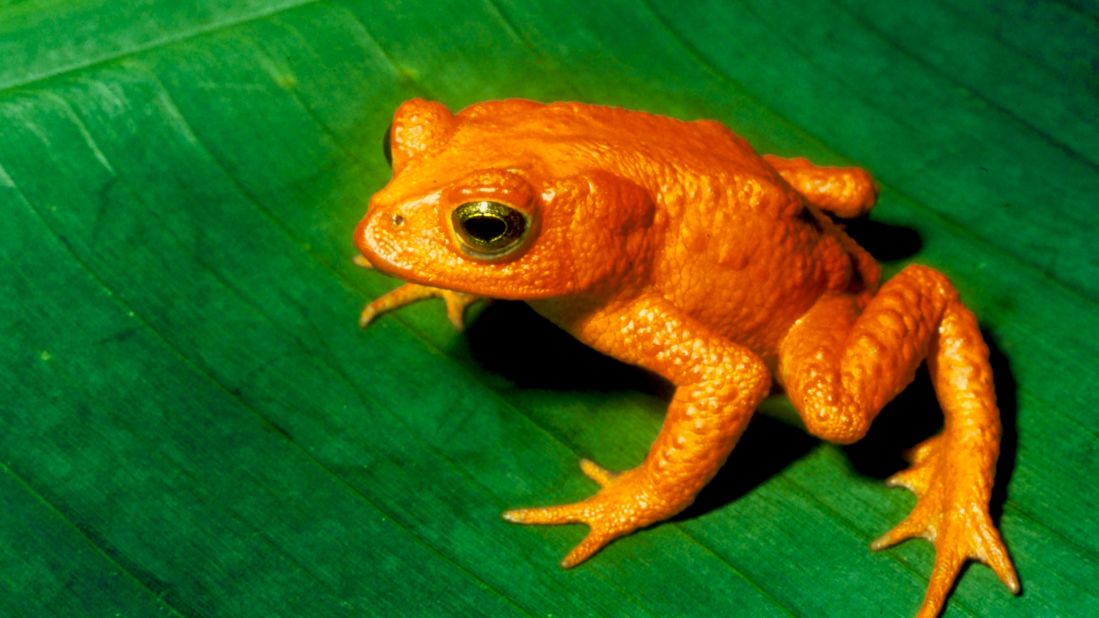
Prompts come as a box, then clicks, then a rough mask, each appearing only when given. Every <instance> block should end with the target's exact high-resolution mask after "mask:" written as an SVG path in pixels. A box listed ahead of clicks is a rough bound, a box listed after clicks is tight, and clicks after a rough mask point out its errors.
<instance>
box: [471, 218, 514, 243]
mask: <svg viewBox="0 0 1099 618" xmlns="http://www.w3.org/2000/svg"><path fill="white" fill-rule="evenodd" d="M462 227H464V228H465V230H466V233H467V234H469V235H470V236H472V237H473V238H476V239H477V240H480V241H481V242H490V241H492V240H495V239H497V238H499V237H500V236H503V235H504V233H505V232H507V229H508V224H507V222H506V221H504V220H503V219H500V218H498V217H490V216H485V215H480V216H476V217H470V218H468V219H466V220H465V221H463V222H462Z"/></svg>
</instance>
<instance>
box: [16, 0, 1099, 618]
mask: <svg viewBox="0 0 1099 618" xmlns="http://www.w3.org/2000/svg"><path fill="white" fill-rule="evenodd" d="M1096 17H1097V16H1096V15H1095V13H1094V10H1093V9H1092V8H1089V7H1087V6H1085V5H1084V4H1082V3H1081V4H1080V5H1079V6H1076V3H1062V4H1054V3H1024V2H1014V3H1010V2H1009V3H1001V2H996V3H992V2H969V3H954V2H947V1H941V2H938V3H918V4H917V3H907V4H906V3H900V4H886V3H875V2H857V1H855V0H844V1H843V2H840V3H839V4H835V3H831V2H824V1H823V0H821V1H817V2H809V1H807V2H787V3H784V5H783V6H776V5H774V4H773V3H761V2H746V3H743V4H742V5H740V6H736V7H729V6H726V5H725V3H717V2H713V3H689V4H686V5H679V4H675V3H671V2H663V1H660V2H654V3H652V4H651V5H638V4H636V3H626V2H608V3H594V2H584V3H579V2H560V3H556V2H545V3H537V4H536V3H519V2H493V1H486V2H479V3H474V2H469V3H457V2H455V3H430V4H427V3H422V4H417V3H408V2H404V3H398V2H389V3H386V2H353V1H345V2H316V1H312V0H304V1H291V0H283V1H278V2H276V1H264V0H238V1H236V2H230V1H228V0H219V1H215V2H194V1H190V0H188V1H177V2H167V1H161V2H156V1H153V0H146V1H144V2H141V3H117V2H106V1H104V0H82V1H75V2H73V1H65V2H61V1H57V0H31V1H25V2H18V3H3V4H0V58H3V62H0V210H2V212H3V216H2V217H0V237H2V238H3V242H2V243H0V260H2V262H0V264H2V266H3V268H2V269H0V294H2V297H0V298H2V300H3V305H2V308H0V327H2V329H3V330H2V331H0V362H2V363H3V365H2V367H3V370H2V371H3V372H2V374H0V375H2V376H3V377H2V378H0V423H2V425H0V428H2V430H0V506H2V508H0V569H2V570H0V614H2V615H12V616H70V615H88V616H107V615H125V616H143V615H171V616H174V615H182V616H207V615H209V616H214V615H216V616H223V615H249V616H268V615H285V616H306V615H317V616H327V615H362V614H363V613H375V614H384V615H405V614H453V615H466V614H482V615H496V614H501V615H508V614H537V615H585V614H595V615H631V616H633V615H636V616H644V615H653V616H658V615H659V616H663V615H682V614H698V615H715V614H722V613H723V614H733V615H837V614H842V615H908V614H911V613H912V612H913V611H914V610H915V608H916V606H917V605H918V603H919V600H920V598H921V597H922V594H923V590H924V587H925V584H926V579H927V575H928V573H929V572H930V566H931V560H932V552H931V549H930V546H929V545H928V544H926V543H920V542H911V543H907V544H905V545H903V546H901V547H899V548H896V549H892V550H888V551H885V552H881V553H877V554H871V553H870V552H869V551H868V549H867V543H868V542H869V540H870V539H872V538H874V537H876V536H877V535H878V534H880V533H882V532H883V531H885V530H887V529H888V528H889V527H890V526H891V525H892V524H894V523H896V522H897V521H899V520H900V519H901V518H902V517H904V515H905V514H906V513H907V511H908V509H910V508H911V505H912V503H913V499H912V497H911V496H910V495H908V494H907V493H905V492H902V491H895V490H887V489H885V488H884V486H883V485H882V483H881V477H882V476H883V475H884V474H885V473H886V472H888V469H889V468H890V467H894V468H895V466H896V463H895V462H896V457H897V451H898V450H899V448H900V447H901V446H904V445H907V444H912V443H914V442H915V441H917V440H918V439H919V438H921V437H923V436H924V435H926V434H927V432H929V431H931V430H933V426H934V423H935V414H936V411H935V408H934V405H933V403H932V402H933V399H931V395H930V393H929V390H928V387H927V385H926V384H919V383H918V384H917V385H915V386H913V387H912V389H910V390H912V391H913V393H912V394H908V395H905V396H903V397H902V398H901V399H900V400H899V401H898V402H897V403H895V404H893V405H891V406H890V407H889V408H888V409H887V410H886V412H885V413H884V414H883V417H882V419H881V420H880V421H879V423H881V424H882V425H883V428H881V429H879V430H877V431H875V432H873V434H872V435H871V440H872V441H873V440H876V439H878V440H880V444H878V445H877V446H873V444H874V443H873V442H872V445H871V446H868V447H863V448H861V449H860V448H851V449H839V448H836V447H832V446H828V445H822V444H818V443H817V442H815V441H813V440H811V439H809V438H807V437H805V436H804V435H803V434H802V433H801V432H800V431H798V430H797V429H795V428H793V427H790V426H788V425H786V424H780V423H776V422H774V421H773V420H770V419H769V418H767V417H761V418H760V419H759V420H758V421H756V422H755V423H753V426H752V428H750V430H749V432H748V434H747V435H746V436H745V438H744V440H743V442H742V445H741V446H740V447H739V448H738V451H737V452H736V453H735V454H734V456H733V458H732V459H731V461H730V464H729V466H727V469H726V470H725V471H724V472H723V474H722V475H720V476H719V478H718V480H717V481H715V482H714V483H713V484H712V486H711V488H710V489H708V490H707V492H705V494H704V496H703V497H702V499H701V500H700V504H699V506H698V507H696V508H694V509H693V510H692V511H690V512H689V513H688V514H687V515H686V516H683V517H680V518H678V519H677V520H676V521H674V522H670V523H665V524H663V525H660V526H657V527H654V528H652V529H650V530H646V531H644V532H641V533H639V534H636V535H633V536H631V537H628V538H625V539H621V540H619V541H617V542H616V543H614V544H613V545H612V546H611V547H610V548H608V549H607V550H605V551H604V552H602V553H601V554H600V555H599V556H598V557H597V558H595V559H594V560H593V561H591V562H590V563H589V564H586V565H584V566H583V567H581V568H578V569H576V570H573V571H568V572H564V571H560V570H559V569H557V567H556V566H555V565H556V562H557V560H558V559H559V558H560V557H561V556H563V555H564V553H565V552H566V551H567V550H568V549H569V548H570V547H571V546H572V545H573V544H574V543H575V542H576V541H578V540H579V538H580V537H581V535H582V534H583V530H582V529H581V528H579V527H571V528H528V527H521V526H512V525H508V524H506V523H505V522H503V521H501V520H500V518H499V513H500V512H501V511H503V510H504V509H506V508H509V507H516V506H524V505H530V504H545V503H552V502H556V501H564V500H574V499H578V498H582V497H584V496H586V495H588V494H589V493H590V492H591V491H592V490H593V488H592V487H591V485H590V483H589V482H587V481H586V480H585V479H583V478H582V476H581V475H580V473H579V471H578V469H577V468H576V462H577V460H578V459H579V458H580V457H592V458H594V459H596V460H597V461H599V462H600V463H602V464H604V465H607V466H609V467H612V468H624V467H628V466H631V465H634V464H636V463H637V462H638V461H639V460H640V459H641V458H642V457H643V456H644V453H645V452H646V449H647V447H648V443H649V442H650V441H651V440H652V437H653V436H654V434H655V432H656V430H657V428H658V427H659V424H660V421H661V415H662V412H663V408H664V405H665V398H666V395H667V393H666V389H665V388H664V387H663V386H662V385H659V384H653V382H652V381H651V380H650V379H649V378H648V377H646V376H644V375H642V374H640V373H638V372H633V371H630V370H628V369H625V368H622V367H620V366H618V365H615V364H613V363H609V362H608V361H606V360H605V359H602V358H600V357H597V356H595V355H594V354H593V353H590V352H587V351H585V350H584V349H582V348H581V347H580V346H578V345H576V344H573V343H570V341H569V340H568V339H567V338H566V337H565V336H564V335H562V334H561V333H559V332H557V331H555V330H554V329H552V327H548V326H546V325H545V324H544V323H542V322H540V321H538V320H537V319H536V318H535V317H534V316H533V315H532V314H531V313H530V312H529V311H525V310H524V309H523V308H522V307H521V306H516V305H508V304H502V305H495V306H492V307H490V308H488V309H486V310H484V311H483V312H482V313H481V314H480V316H479V317H478V318H477V319H476V320H475V322H474V323H473V325H472V327H471V329H470V330H469V332H468V333H467V334H465V335H460V334H456V333H454V332H452V331H451V330H450V327H449V325H448V324H447V323H446V320H445V319H444V317H443V314H442V309H441V308H440V307H439V306H437V305H434V304H427V303H425V304H423V305H420V306H416V307H412V308H409V309H406V310H402V311H401V312H399V313H398V314H396V315H393V316H386V317H384V318H382V319H381V320H380V321H379V322H378V323H377V324H376V325H373V326H371V328H369V329H368V330H366V331H359V330H358V329H357V327H356V324H355V320H356V316H357V312H358V310H359V309H360V308H361V306H362V304H363V303H364V302H365V301H367V300H368V299H370V298H374V297H376V296H378V295H379V294H381V293H382V292H384V291H385V290H386V289H389V288H390V287H392V286H393V285H394V283H395V282H393V281H391V280H388V279H386V278H385V277H383V276H381V275H378V274H376V273H371V272H366V271H362V270H361V269H357V268H355V267H354V266H353V265H352V263H351V261H350V257H351V255H352V253H353V247H352V245H351V242H350V238H351V232H352V230H353V228H354V225H355V223H356V222H357V220H358V219H359V218H360V217H361V215H362V213H363V211H364V209H365V204H366V202H367V200H368V199H369V196H370V195H371V193H372V192H373V191H375V190H377V189H378V188H379V187H381V186H382V184H384V182H385V180H386V178H387V176H388V170H387V169H386V167H385V163H384V159H383V157H382V153H381V147H380V140H381V136H382V134H383V132H384V131H385V127H386V126H387V124H388V122H389V118H390V116H391V114H392V112H393V110H394V108H395V107H396V106H397V105H398V104H399V102H400V101H402V100H404V99H407V98H410V97H413V96H423V97H430V98H435V99H439V100H442V101H444V102H445V103H446V104H448V105H449V106H451V107H452V108H460V107H462V106H464V105H466V104H469V103H471V102H475V101H480V100H485V99H492V98H501V97H511V96H522V97H531V98H537V99H542V100H555V99H574V100H582V101H590V102H599V103H606V104H613V105H623V106H628V107H633V108H640V109H646V110H649V111H653V112H657V113H664V114H670V115H675V116H679V117H684V118H696V117H711V118H717V119H719V120H722V121H723V122H725V123H727V124H728V125H729V126H730V127H732V128H734V129H735V130H736V131H737V132H739V133H741V134H743V135H744V136H745V137H747V138H748V139H749V140H751V141H752V142H753V143H754V144H755V145H756V146H757V147H758V148H760V149H761V150H764V151H768V152H777V153H780V154H787V155H804V156H808V157H811V158H813V159H815V160H817V161H820V162H822V163H838V162H853V163H857V164H860V165H864V166H866V167H867V168H869V169H870V170H872V171H873V173H874V174H875V175H876V177H877V178H878V179H880V181H881V184H882V195H881V200H880V203H879V206H878V208H877V209H876V210H875V211H874V220H875V221H877V222H879V224H878V225H877V226H876V227H871V228H870V230H868V231H866V230H864V234H863V237H864V238H865V239H866V240H867V241H868V244H871V246H873V247H876V250H877V251H879V253H881V255H882V256H883V257H889V258H892V259H893V261H891V262H890V263H889V264H887V267H888V269H890V270H896V269H897V268H898V267H899V266H900V265H901V264H903V263H907V262H909V261H919V262H923V263H927V264H930V265H933V266H935V267H938V268H940V269H942V270H943V271H945V272H946V273H948V274H949V275H950V276H951V277H952V278H953V280H954V281H955V283H956V284H957V286H958V288H959V289H960V290H961V291H962V293H963V296H964V298H965V299H966V301H967V302H968V303H969V304H970V305H971V306H972V307H973V308H974V309H975V311H976V312H977V313H978V315H979V316H980V318H981V320H982V325H983V327H984V328H985V330H986V332H987V334H988V335H989V338H990V341H991V342H992V344H993V347H994V358H995V361H996V365H997V367H996V368H997V370H998V375H997V379H998V382H999V388H1000V396H1001V405H1002V407H1003V408H1004V412H1005V420H1006V429H1007V438H1006V441H1005V450H1004V457H1003V459H1004V462H1003V465H1002V468H1003V469H1002V471H1001V476H1000V479H999V481H1000V487H1001V488H1002V495H1001V499H1000V500H1001V501H1000V504H999V505H998V509H999V510H1000V511H1002V516H1001V520H1000V521H1001V526H1002V530H1003V533H1004V537H1005V539H1006V542H1007V544H1008V546H1009V548H1010V550H1011V552H1012V554H1013V556H1014V559H1015V561H1016V565H1017V567H1018V570H1019V574H1020V576H1021V578H1022V582H1023V588H1024V594H1023V595H1022V596H1020V597H1017V598H1016V597H1012V596H1011V595H1010V594H1009V593H1008V592H1007V591H1006V590H1005V589H1004V588H1003V587H1002V586H1001V585H1000V584H999V583H998V581H997V580H996V579H995V577H994V576H993V575H992V573H991V571H989V570H988V569H986V568H984V567H980V566H976V567H974V568H970V569H968V570H967V571H966V572H965V573H964V575H963V577H962V579H961V581H960V584H959V585H958V587H957V589H956V590H955V592H954V594H953V596H952V598H951V600H950V604H949V608H948V611H947V615H948V616H969V615H972V616H1034V615H1087V614H1090V613H1094V612H1095V611H1096V608H1097V607H1099V599H1097V596H1096V592H1095V585H1094V582H1095V581H1096V579H1097V577H1099V568H1097V565H1099V559H1097V556H1099V537H1097V536H1096V535H1095V529H1094V513H1095V511H1096V508H1097V506H1099V504H1097V502H1096V497H1095V492H1094V491H1092V488H1091V485H1090V482H1091V480H1092V479H1093V478H1095V477H1096V475H1097V474H1099V468H1097V466H1096V463H1095V457H1094V454H1095V453H1094V451H1095V441H1096V440H1095V438H1096V430H1095V425H1096V422H1095V421H1096V417H1095V410H1096V409H1097V407H1099V405H1097V404H1099V401H1097V398H1096V396H1095V395H1094V389H1093V386H1094V382H1095V377H1094V375H1093V374H1094V364H1095V359H1096V358H1099V350H1097V344H1096V339H1095V337H1094V335H1095V327H1096V316H1097V311H1096V306H1097V303H1099V283H1097V282H1099V259H1097V257H1096V252H1095V242H1094V235H1095V231H1096V229H1097V223H1099V222H1097V219H1096V215H1095V209H1094V208H1093V207H1092V206H1091V204H1092V203H1093V202H1094V196H1095V195H1099V174H1097V173H1096V172H1097V167H1099V115H1097V114H1096V111H1097V107H1096V97H1095V95H1096V83H1097V82H1096V77H1095V76H1096V72H1095V67H1096V66H1099V45H1097V43H1099V35H1097V30H1096V25H1095V24H1096V23H1097V22H1096ZM874 232H878V233H888V236H889V238H891V239H892V240H886V241H884V242H882V241H881V240H880V238H879V240H878V241H877V242H874V241H875V237H874V235H873V233H874ZM898 241H900V245H898V244H897V243H898ZM902 254H903V255H902ZM899 257H903V258H904V259H903V260H898V259H897V258H899ZM766 407H767V408H768V409H769V410H771V411H774V412H776V413H777V414H778V415H780V416H781V415H782V414H783V411H784V410H785V412H786V414H787V415H788V414H789V409H788V405H786V404H784V400H783V399H782V398H781V397H779V398H775V399H774V400H772V401H770V402H768V404H767V405H766ZM920 419H926V422H924V421H921V420H920ZM905 432H911V433H905ZM921 432H922V433H921Z"/></svg>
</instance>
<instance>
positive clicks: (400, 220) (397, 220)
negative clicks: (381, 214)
mask: <svg viewBox="0 0 1099 618" xmlns="http://www.w3.org/2000/svg"><path fill="white" fill-rule="evenodd" d="M389 221H390V223H392V224H393V227H401V226H402V225H404V216H403V215H393V218H392V219H390V220H389Z"/></svg>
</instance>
